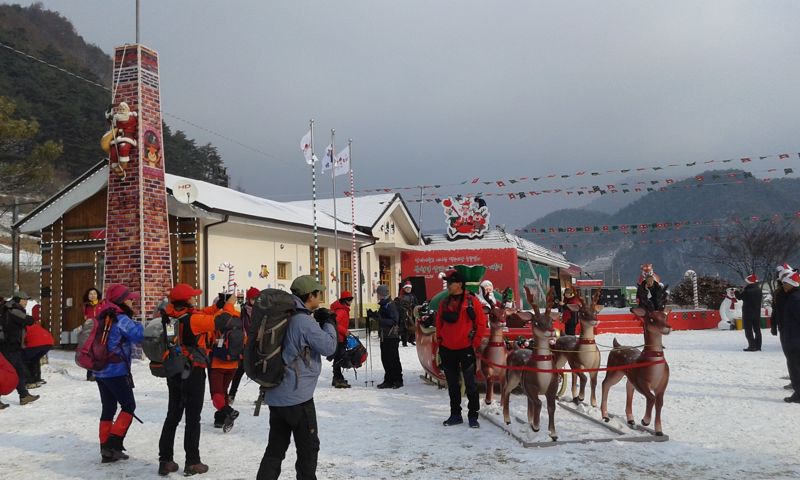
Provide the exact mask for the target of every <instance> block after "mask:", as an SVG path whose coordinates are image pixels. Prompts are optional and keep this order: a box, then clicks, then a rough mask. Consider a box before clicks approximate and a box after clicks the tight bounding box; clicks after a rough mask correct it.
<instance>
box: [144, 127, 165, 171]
mask: <svg viewBox="0 0 800 480" xmlns="http://www.w3.org/2000/svg"><path fill="white" fill-rule="evenodd" d="M144 160H145V161H146V162H147V165H149V166H151V167H158V166H159V165H160V162H161V142H160V141H159V140H158V134H157V133H156V132H154V131H153V130H147V131H146V132H144Z"/></svg>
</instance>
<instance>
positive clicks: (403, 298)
mask: <svg viewBox="0 0 800 480" xmlns="http://www.w3.org/2000/svg"><path fill="white" fill-rule="evenodd" d="M412 289H413V285H411V282H410V281H408V280H406V282H405V283H404V284H403V290H402V292H400V295H399V296H398V297H397V298H396V299H395V304H396V305H397V311H398V313H400V340H401V341H402V343H403V346H404V347H407V346H408V344H409V343H410V344H411V345H416V344H417V326H416V324H415V323H414V307H416V306H417V297H416V295H414V294H413V293H411V290H412Z"/></svg>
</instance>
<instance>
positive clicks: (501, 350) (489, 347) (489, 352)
mask: <svg viewBox="0 0 800 480" xmlns="http://www.w3.org/2000/svg"><path fill="white" fill-rule="evenodd" d="M507 313H508V309H505V308H500V307H495V308H493V309H492V310H491V311H489V342H488V343H486V344H485V345H484V346H483V354H482V355H481V356H482V357H483V358H485V359H486V360H488V361H489V362H491V364H489V363H487V362H484V361H482V360H481V362H480V369H481V373H482V374H483V378H484V381H485V382H486V405H491V404H492V395H493V394H494V384H495V383H498V384H499V385H500V394H501V395H502V393H503V390H504V389H505V386H506V369H505V366H506V358H507V357H508V349H507V348H506V338H505V334H504V331H505V330H506V314H507Z"/></svg>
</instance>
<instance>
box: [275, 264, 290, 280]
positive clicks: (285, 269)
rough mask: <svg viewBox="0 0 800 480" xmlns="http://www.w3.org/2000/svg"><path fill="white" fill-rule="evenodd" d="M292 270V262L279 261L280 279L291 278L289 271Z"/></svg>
mask: <svg viewBox="0 0 800 480" xmlns="http://www.w3.org/2000/svg"><path fill="white" fill-rule="evenodd" d="M291 271H292V264H291V263H289V262H278V274H277V275H278V280H289V272H291Z"/></svg>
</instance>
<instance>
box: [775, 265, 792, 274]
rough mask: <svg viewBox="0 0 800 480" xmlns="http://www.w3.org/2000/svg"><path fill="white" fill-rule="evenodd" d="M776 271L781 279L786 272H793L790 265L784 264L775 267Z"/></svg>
mask: <svg viewBox="0 0 800 480" xmlns="http://www.w3.org/2000/svg"><path fill="white" fill-rule="evenodd" d="M775 270H776V271H777V272H778V276H779V277H780V276H782V275H783V274H784V273H786V272H791V271H792V267H791V266H790V265H789V264H788V263H784V264H782V265H778V266H777V267H775Z"/></svg>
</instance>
